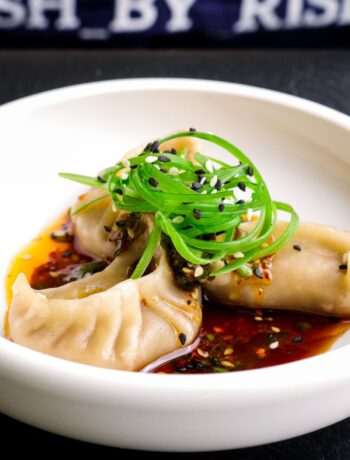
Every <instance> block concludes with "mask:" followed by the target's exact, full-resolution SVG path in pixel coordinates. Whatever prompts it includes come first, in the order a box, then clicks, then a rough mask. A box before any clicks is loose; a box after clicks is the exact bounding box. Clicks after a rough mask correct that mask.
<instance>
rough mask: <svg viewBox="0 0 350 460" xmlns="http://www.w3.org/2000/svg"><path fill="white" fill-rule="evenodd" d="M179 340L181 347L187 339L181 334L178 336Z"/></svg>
mask: <svg viewBox="0 0 350 460" xmlns="http://www.w3.org/2000/svg"><path fill="white" fill-rule="evenodd" d="M179 340H180V343H181V345H185V343H186V340H187V338H186V335H185V334H184V333H183V332H181V333H180V334H179Z"/></svg>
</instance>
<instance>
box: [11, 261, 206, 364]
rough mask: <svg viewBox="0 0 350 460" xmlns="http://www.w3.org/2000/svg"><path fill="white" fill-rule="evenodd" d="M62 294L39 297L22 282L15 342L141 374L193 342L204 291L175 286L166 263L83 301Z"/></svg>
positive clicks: (16, 298)
mask: <svg viewBox="0 0 350 460" xmlns="http://www.w3.org/2000/svg"><path fill="white" fill-rule="evenodd" d="M89 279H90V280H91V278H89ZM72 284H73V283H72ZM60 289H61V288H58V289H50V290H47V291H35V290H33V289H32V288H31V287H30V286H29V284H28V282H27V280H26V278H25V276H24V275H23V274H21V275H19V276H18V278H17V280H16V282H15V284H14V286H13V300H12V304H11V308H10V315H9V332H10V338H11V339H12V340H13V341H14V342H16V343H18V344H20V345H23V346H26V347H28V348H32V349H33V350H37V351H40V352H42V353H46V354H50V355H53V356H57V357H60V358H63V359H67V360H72V361H76V362H80V363H85V364H91V365H95V366H99V367H107V368H114V369H123V370H139V369H141V368H142V367H144V366H145V365H146V364H148V363H150V362H152V361H153V360H155V359H156V358H158V357H160V356H162V355H164V354H167V353H170V352H171V351H174V350H176V349H178V348H181V347H183V346H184V345H188V344H190V343H192V342H193V341H194V340H195V338H196V336H197V334H198V331H199V328H200V324H201V319H202V314H201V305H200V300H199V299H200V296H199V290H198V289H197V290H194V291H193V292H192V293H189V292H185V291H183V290H181V289H179V288H178V287H177V286H175V285H174V282H173V276H172V272H171V269H170V268H169V266H168V263H167V261H166V257H165V256H163V257H162V258H161V261H160V264H159V266H158V268H157V269H156V270H155V271H154V272H152V273H151V274H150V275H147V276H145V277H143V278H140V279H138V280H126V281H123V282H121V283H119V284H116V285H114V286H113V287H111V288H109V289H107V290H105V291H103V292H99V293H95V294H91V295H89V296H87V297H84V298H73V295H71V296H70V295H67V293H63V295H62V290H61V291H60ZM180 334H183V335H181V338H182V339H184V338H185V344H184V343H182V342H184V340H182V341H180V338H179V337H180Z"/></svg>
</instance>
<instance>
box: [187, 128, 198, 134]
mask: <svg viewBox="0 0 350 460" xmlns="http://www.w3.org/2000/svg"><path fill="white" fill-rule="evenodd" d="M196 131H197V130H196V128H190V129H189V132H190V133H195V132H196Z"/></svg>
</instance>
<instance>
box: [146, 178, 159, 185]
mask: <svg viewBox="0 0 350 460" xmlns="http://www.w3.org/2000/svg"><path fill="white" fill-rule="evenodd" d="M148 183H149V184H150V185H152V187H158V181H156V180H155V178H154V177H150V178H149V179H148Z"/></svg>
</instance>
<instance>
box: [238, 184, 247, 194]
mask: <svg viewBox="0 0 350 460" xmlns="http://www.w3.org/2000/svg"><path fill="white" fill-rule="evenodd" d="M237 185H238V188H239V189H240V190H242V192H245V191H246V189H247V187H246V185H245V183H244V182H238V184H237Z"/></svg>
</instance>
